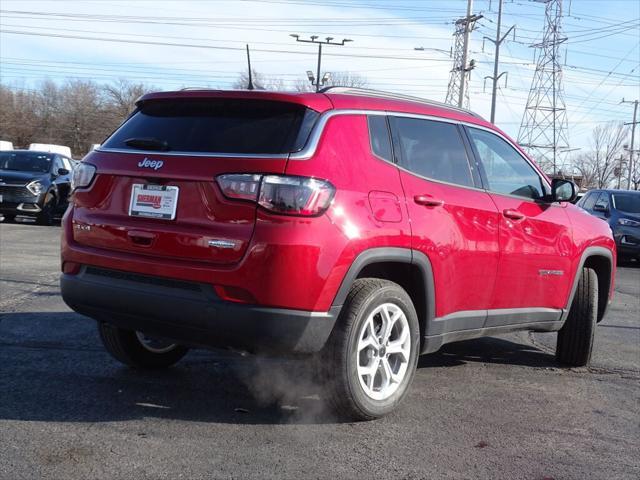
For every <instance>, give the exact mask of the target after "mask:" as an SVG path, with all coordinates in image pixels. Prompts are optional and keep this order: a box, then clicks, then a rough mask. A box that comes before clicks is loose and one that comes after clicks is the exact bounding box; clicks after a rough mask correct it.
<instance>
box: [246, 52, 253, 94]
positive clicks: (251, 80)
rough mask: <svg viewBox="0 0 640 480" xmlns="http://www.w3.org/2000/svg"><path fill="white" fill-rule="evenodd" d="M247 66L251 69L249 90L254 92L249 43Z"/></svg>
mask: <svg viewBox="0 0 640 480" xmlns="http://www.w3.org/2000/svg"><path fill="white" fill-rule="evenodd" d="M247 65H248V67H249V85H247V90H253V75H252V73H251V56H250V55H249V44H248V43H247Z"/></svg>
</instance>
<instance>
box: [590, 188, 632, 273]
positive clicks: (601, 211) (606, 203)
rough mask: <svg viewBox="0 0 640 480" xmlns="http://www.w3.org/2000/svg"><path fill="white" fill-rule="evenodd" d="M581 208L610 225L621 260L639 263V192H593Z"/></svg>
mask: <svg viewBox="0 0 640 480" xmlns="http://www.w3.org/2000/svg"><path fill="white" fill-rule="evenodd" d="M578 206H579V207H581V208H583V209H585V210H586V211H587V212H589V213H590V214H591V215H595V216H596V217H600V218H602V219H603V220H604V221H606V222H607V223H608V224H609V226H610V227H611V230H613V237H614V238H615V240H616V247H617V250H618V258H620V259H623V260H624V259H627V258H634V257H635V258H637V259H639V260H640V192H636V191H630V190H591V191H589V192H587V194H586V195H585V196H584V197H583V198H582V200H580V201H579V202H578Z"/></svg>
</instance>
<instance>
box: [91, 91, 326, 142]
mask: <svg viewBox="0 0 640 480" xmlns="http://www.w3.org/2000/svg"><path fill="white" fill-rule="evenodd" d="M317 117H318V112H315V111H313V110H310V109H308V108H306V107H304V106H303V105H297V104H293V103H286V102H275V101H266V100H249V99H242V100H239V99H192V98H184V99H170V100H165V99H163V100H151V101H149V102H146V103H144V104H143V105H141V106H140V107H139V108H138V110H137V111H136V112H135V113H134V114H133V115H132V116H131V117H130V118H129V119H128V120H127V121H126V122H125V123H124V124H123V125H122V126H121V127H120V128H119V129H118V130H116V132H115V133H114V134H113V135H111V137H109V138H108V139H107V140H106V141H105V142H104V143H103V145H102V148H114V149H125V150H132V151H135V150H136V148H133V147H132V146H130V145H127V140H129V139H134V138H135V139H155V140H158V141H160V142H163V143H166V145H167V146H168V151H169V152H171V151H177V152H202V153H207V152H208V153H228V154H234V153H237V154H284V153H289V152H295V151H298V150H301V149H302V148H303V147H304V145H305V143H306V141H307V138H308V137H309V134H310V132H311V128H312V127H313V125H314V124H315V121H316V120H317Z"/></svg>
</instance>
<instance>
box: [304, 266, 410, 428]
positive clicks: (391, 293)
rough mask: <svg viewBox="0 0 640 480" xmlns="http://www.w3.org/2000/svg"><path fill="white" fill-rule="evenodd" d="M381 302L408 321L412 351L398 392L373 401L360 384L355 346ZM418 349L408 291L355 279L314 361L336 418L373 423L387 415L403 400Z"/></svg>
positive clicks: (383, 283) (377, 281)
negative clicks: (397, 310) (334, 323)
mask: <svg viewBox="0 0 640 480" xmlns="http://www.w3.org/2000/svg"><path fill="white" fill-rule="evenodd" d="M383 303H393V304H395V305H396V306H398V307H400V308H401V309H402V311H403V313H404V314H405V316H406V318H407V320H408V325H409V333H410V338H411V343H410V345H411V347H410V348H411V349H410V354H409V359H408V361H407V365H408V366H407V370H406V373H405V376H404V378H403V380H402V381H401V382H400V385H399V386H398V388H397V390H396V391H395V392H394V393H393V394H391V396H390V397H389V398H387V399H385V400H374V399H372V398H370V397H369V396H368V395H367V394H366V393H365V391H364V389H363V388H362V386H361V385H360V380H359V378H358V373H357V362H358V357H357V343H358V335H359V334H360V332H361V330H360V329H361V327H362V325H363V323H364V322H365V321H366V320H367V318H368V316H369V314H370V313H371V312H373V310H374V309H375V308H376V307H377V306H379V305H381V304H383ZM419 348H420V327H419V324H418V316H417V314H416V311H415V308H414V306H413V303H412V301H411V298H410V297H409V295H408V294H407V292H406V291H404V290H403V289H402V287H400V286H399V285H397V284H396V283H393V282H390V281H387V280H381V279H375V278H363V279H358V280H356V281H355V282H354V284H353V286H352V287H351V290H350V291H349V294H348V296H347V299H346V301H345V304H344V306H343V307H342V311H341V312H340V316H339V318H338V321H337V323H336V326H335V328H334V329H333V332H332V333H331V336H330V338H329V340H328V342H327V345H326V346H325V348H324V349H323V350H322V351H321V352H320V354H319V355H320V356H319V358H318V359H317V360H318V363H319V365H320V372H319V373H320V375H321V380H322V382H323V384H324V386H325V396H326V397H327V402H328V404H329V405H330V406H331V407H332V409H333V410H334V412H335V413H336V414H337V415H339V416H340V417H342V418H345V419H349V420H372V419H375V418H379V417H382V416H384V415H386V414H388V413H390V412H391V411H393V410H394V409H395V408H396V407H397V406H398V404H399V403H400V402H401V401H402V399H403V398H404V396H405V395H406V393H407V391H408V387H409V386H410V385H411V382H412V381H413V377H414V375H415V371H416V365H417V362H418V353H419V352H418V350H419Z"/></svg>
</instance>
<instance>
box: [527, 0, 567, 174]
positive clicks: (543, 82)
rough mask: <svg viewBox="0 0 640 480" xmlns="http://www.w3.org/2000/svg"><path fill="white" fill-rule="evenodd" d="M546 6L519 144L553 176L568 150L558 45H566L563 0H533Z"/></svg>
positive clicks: (536, 45)
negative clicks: (563, 30)
mask: <svg viewBox="0 0 640 480" xmlns="http://www.w3.org/2000/svg"><path fill="white" fill-rule="evenodd" d="M536 1H538V2H540V3H545V4H546V5H545V10H544V15H545V26H544V33H543V36H542V41H541V42H540V43H537V44H534V45H531V46H532V47H534V48H536V51H537V62H536V71H535V73H534V75H533V81H532V82H531V90H529V97H528V99H527V106H526V108H525V110H524V115H523V116H522V123H521V124H520V131H519V133H518V142H519V143H520V145H522V146H523V147H524V148H525V149H526V150H527V151H528V153H529V154H530V155H531V156H532V157H533V158H534V160H536V162H538V164H539V165H540V166H541V168H542V169H543V170H544V171H545V172H547V173H552V174H556V173H557V171H558V169H559V168H562V165H563V163H564V158H563V157H564V155H563V153H564V152H567V151H568V150H569V140H568V135H567V131H568V124H567V109H566V105H565V101H564V89H563V86H562V65H561V62H560V45H562V44H563V43H564V42H566V41H567V37H565V36H564V35H563V33H562V0H536Z"/></svg>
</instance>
